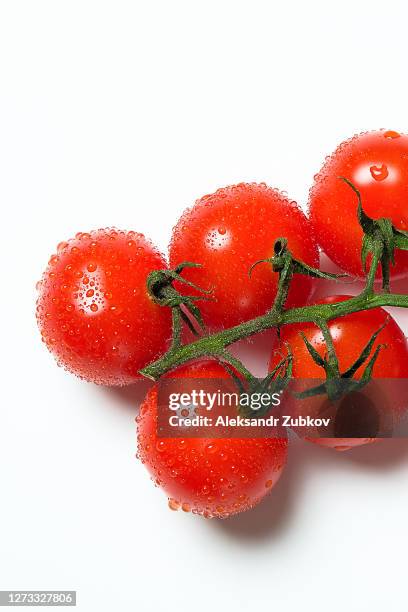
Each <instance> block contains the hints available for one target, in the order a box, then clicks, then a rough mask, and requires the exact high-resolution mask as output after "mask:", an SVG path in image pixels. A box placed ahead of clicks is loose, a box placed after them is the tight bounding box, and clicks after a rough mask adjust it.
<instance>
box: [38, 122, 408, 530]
mask: <svg viewBox="0 0 408 612" xmlns="http://www.w3.org/2000/svg"><path fill="white" fill-rule="evenodd" d="M339 177H343V178H344V179H346V181H344V180H343V181H341V180H339ZM347 182H349V183H350V184H352V185H353V187H354V191H355V193H353V189H350V187H349V185H347V184H346V183H347ZM356 193H358V194H359V197H360V198H361V202H362V203H363V207H364V214H365V215H367V218H369V220H370V222H371V226H370V227H372V228H373V229H372V231H371V230H370V231H371V234H370V236H369V237H368V238H367V239H366V240H367V242H366V248H367V252H368V258H367V265H369V264H370V263H371V264H372V263H373V262H374V264H373V265H374V269H373V273H372V276H373V278H372V282H371V281H370V277H369V276H368V278H369V280H368V284H367V289H366V294H365V295H366V296H369V295H371V293H370V292H372V290H373V283H374V277H376V276H377V277H379V276H380V275H381V272H382V274H383V276H384V274H389V277H390V278H389V279H388V278H387V280H385V281H384V290H385V292H386V293H387V291H388V283H389V280H390V281H391V282H392V281H393V280H396V279H400V278H401V277H404V278H406V277H407V275H408V250H407V248H406V247H405V246H404V244H405V242H404V240H405V234H406V232H407V230H408V207H407V204H406V202H407V201H408V136H406V135H404V134H400V133H398V132H395V131H390V130H388V131H385V130H379V131H375V132H368V133H364V134H360V135H358V136H355V137H353V138H352V139H350V140H348V141H346V142H344V143H342V144H341V145H340V146H339V147H338V149H337V150H336V151H335V152H334V154H333V155H332V156H331V157H329V158H327V160H326V162H325V164H324V166H323V167H322V169H321V170H320V172H319V173H318V174H317V175H316V176H315V180H314V184H313V186H312V188H311V190H310V198H309V205H308V214H305V213H304V212H303V211H302V209H301V208H300V207H299V206H298V205H297V204H296V202H294V201H293V200H291V199H290V198H289V197H287V196H286V195H285V194H284V193H283V192H281V191H278V190H277V189H273V188H271V187H268V186H267V185H266V184H263V183H261V184H256V183H241V184H238V185H232V186H229V187H225V188H222V189H219V190H218V191H216V192H215V193H213V194H210V195H206V196H204V197H203V198H201V199H200V200H197V201H196V203H195V204H194V205H193V206H192V207H191V208H189V209H187V210H186V211H185V212H184V213H183V215H182V216H181V218H180V219H179V221H178V222H177V224H176V225H175V228H174V230H173V234H172V237H171V240H170V246H169V253H168V259H167V258H166V257H164V256H163V255H162V254H161V253H160V252H159V250H158V249H157V248H156V247H155V246H154V245H153V244H152V243H151V242H150V241H149V240H148V239H147V238H145V237H144V236H143V235H142V234H140V233H137V232H134V231H122V230H117V229H114V228H107V229H100V230H93V231H90V232H89V233H79V234H77V235H76V236H75V237H74V238H72V239H70V240H67V241H66V242H62V243H60V244H59V245H58V248H57V252H56V254H54V255H52V256H51V258H50V260H49V263H48V266H47V268H46V270H45V272H44V274H43V276H42V279H41V281H40V282H39V283H38V300H37V321H38V326H39V328H40V332H41V336H42V340H43V342H44V343H45V344H46V346H47V348H48V349H49V350H50V352H51V353H52V354H53V355H54V357H55V358H56V360H57V362H58V364H59V365H61V366H62V367H64V368H65V369H66V370H68V371H69V372H71V373H73V374H75V375H77V376H79V377H81V378H82V379H84V380H86V381H90V382H93V383H97V384H100V385H108V386H115V385H126V384H131V383H134V382H136V381H138V380H140V379H141V377H142V373H141V371H142V370H144V368H146V366H149V364H152V362H155V361H156V360H159V359H160V358H161V357H162V356H163V355H165V354H167V352H168V351H170V352H172V353H171V354H172V355H173V357H174V355H175V357H174V359H173V362H174V364H175V365H176V366H177V365H180V366H181V367H179V368H177V367H176V369H173V371H172V372H171V375H172V376H176V377H178V378H179V379H180V381H181V382H182V380H183V379H184V378H189V377H194V376H195V377H197V378H203V379H211V378H216V377H219V378H222V377H225V376H228V375H230V373H231V371H232V373H234V372H235V374H238V375H239V376H241V378H242V375H243V376H244V378H245V373H246V370H245V367H244V366H243V365H242V366H240V365H239V364H237V363H235V362H234V358H233V357H231V355H230V354H229V353H227V352H226V351H225V350H224V349H225V348H226V346H227V345H228V342H226V343H225V346H224V348H223V349H222V351H221V350H220V351H219V353H218V354H217V355H216V356H217V357H219V359H213V360H210V359H208V357H209V356H210V357H211V356H212V355H207V354H206V353H205V352H204V351H203V352H202V353H201V354H198V357H199V358H197V359H195V360H193V362H192V363H187V364H186V365H184V362H181V361H180V363H178V362H177V355H178V353H177V349H178V348H179V347H180V346H182V343H183V342H184V341H185V339H186V338H187V339H190V340H191V339H193V340H194V336H193V334H196V335H198V337H199V338H200V337H203V336H206V335H210V334H211V333H213V334H217V333H220V332H222V331H223V330H227V329H229V328H232V327H234V326H235V329H237V330H239V329H240V328H239V326H240V325H242V324H243V323H245V322H250V321H252V320H254V321H257V320H261V319H262V317H265V316H267V315H268V313H271V312H272V314H277V315H280V314H282V312H287V311H290V309H296V308H301V307H305V306H310V305H313V304H316V305H322V304H325V305H328V306H331V305H334V304H339V303H341V302H345V301H347V300H348V299H349V298H350V296H342V295H340V296H328V297H326V298H325V299H324V300H322V301H320V302H317V303H316V302H315V301H313V291H314V289H315V286H316V283H317V282H318V280H317V278H318V277H319V275H320V276H323V277H325V276H324V273H320V272H319V270H318V268H319V248H320V249H321V250H323V251H324V253H326V255H327V256H328V257H329V258H330V259H331V260H332V261H333V262H334V263H335V264H337V265H338V266H339V268H340V269H341V270H342V271H344V272H345V273H347V274H348V275H351V276H352V277H360V278H362V277H365V276H366V274H367V267H365V266H364V262H362V259H361V251H362V243H363V239H364V233H365V230H364V227H362V226H361V223H359V217H358V215H357V203H356ZM360 216H361V214H360ZM384 218H385V219H386V220H388V225H386V224H384V223H383V224H382V225H381V223H382V222H381V223H380V222H378V223H377V221H378V220H382V219H384ZM383 228H385V229H383ZM387 228H391V229H388V230H387ZM367 231H368V230H367ZM387 231H388V234H387V235H389V239H388V242H386V238H384V244H383V246H381V245H382V243H381V240H382V239H383V238H382V236H383V235H384V236H385V234H386V232H387ZM381 232H383V234H381ZM390 232H394V233H393V234H391V233H390ZM393 237H395V240H394V238H393ZM376 240H377V242H375V241H376ZM392 240H394V242H395V244H394V243H392V244H391V246H390V241H392ZM407 240H408V235H407ZM276 245H278V247H277V246H276ZM373 245H374V246H377V247H378V249H377V251H375V248H374V247H373ZM395 245H396V246H395ZM401 245H402V246H401ZM397 247H399V248H397ZM370 249H371V250H370ZM387 249H388V251H387ZM366 255H367V254H366ZM377 256H378V258H377V259H375V258H376V257H377ZM285 257H286V259H285ZM386 257H388V259H386ZM279 258H280V259H279ZM278 260H279V262H280V261H282V264H281V265H280V264H279V265H278V263H277V262H278ZM384 261H385V262H386V263H387V262H389V269H386V263H385V264H384ZM257 262H266V263H265V264H264V265H256V266H254V264H255V263H257ZM268 262H269V263H271V264H272V265H268ZM285 262H286V263H285ZM380 263H381V265H380ZM192 264H197V265H192ZM377 264H378V265H377ZM249 272H251V273H249ZM152 273H156V276H155V277H154V279H155V282H154V287H155V291H156V292H157V293H156V294H155V295H153V294H152V291H149V279H152ZM285 274H286V277H285ZM384 278H385V277H384ZM285 282H286V285H285V284H284V283H285ZM370 282H371V284H370ZM276 300H278V302H279V309H280V310H279V312H278V304H277V301H276ZM280 302H282V303H280ZM397 305H399V302H398V304H397ZM401 305H403V306H405V303H402V301H401ZM274 308H275V311H274V310H273V309H274ZM356 310H358V312H353V311H352V310H351V311H350V313H348V314H345V315H341V316H339V317H331V318H330V321H329V323H327V321H323V322H322V321H319V320H318V319H316V320H313V321H307V320H304V321H303V322H296V320H295V322H294V323H291V324H287V325H286V324H284V325H280V323H279V324H276V325H275V326H276V327H278V328H279V334H278V335H277V336H276V342H275V344H274V346H271V349H270V370H271V371H274V368H275V369H276V368H278V371H279V368H280V364H279V359H280V358H281V356H282V354H285V355H286V357H285V359H287V360H288V357H287V356H288V355H289V356H290V370H291V372H290V375H291V376H292V377H293V378H295V379H296V378H319V377H320V378H321V377H322V368H323V369H324V370H325V374H326V375H327V376H328V380H329V379H330V376H333V371H335V372H336V371H337V375H338V377H343V379H347V380H348V379H352V381H353V383H355V387H353V389H354V391H353V393H354V400H355V401H354V403H353V406H355V405H357V408H356V409H357V410H358V397H359V394H360V395H361V396H362V394H363V393H364V391H363V390H362V385H360V386H359V383H358V381H363V380H364V377H365V376H366V375H367V372H369V375H370V376H372V377H374V378H395V379H408V346H407V340H406V338H405V335H404V333H403V332H402V330H401V329H400V328H399V326H398V325H397V323H396V322H395V320H394V319H393V318H392V317H391V315H389V314H387V313H386V312H385V311H384V310H383V309H382V308H380V307H377V308H371V307H370V306H369V305H368V302H367V305H366V307H360V306H359V307H358V308H357V307H356ZM295 312H297V311H295ZM276 320H277V321H281V319H276ZM271 321H272V323H270V324H269V323H268V325H269V326H271V327H273V326H274V325H273V318H271ZM282 321H283V319H282ZM284 323H285V321H284ZM181 324H183V325H184V327H183V330H180V325H181ZM323 324H324V325H323ZM259 329H261V328H259ZM259 329H258V328H257V327H256V325H255V324H254V328H253V331H251V329H250V330H249V332H248V333H247V331H245V334H246V335H249V333H256V331H258V330H259ZM246 330H247V328H246ZM328 334H329V336H328ZM239 337H240V336H239V333H238V332H237V338H238V339H239ZM328 338H329V346H328V344H327V340H328ZM365 347H366V348H365ZM367 347H369V350H368V348H367ZM371 351H372V352H371ZM370 354H371V355H374V356H372V357H371V359H370ZM363 357H364V359H363ZM217 361H221V362H223V365H220V363H217ZM173 362H172V363H173ZM226 364H227V366H228V367H227V368H226V367H225V365H226ZM353 364H354V365H355V367H354V366H353ZM285 365H286V366H287V363H286V362H285ZM166 367H167V366H166ZM172 367H173V366H172ZM336 368H337V370H336ZM167 369H169V370H170V369H171V368H170V366H169V367H168V368H167ZM163 371H165V370H163ZM350 372H352V373H351V374H350ZM144 373H145V371H144ZM152 378H155V377H154V376H152ZM327 388H329V387H327ZM350 389H351V386H350ZM356 398H357V400H356ZM336 401H337V402H340V398H335V397H333V396H330V394H329V398H327V397H322V395H321V394H316V395H310V397H308V398H307V399H306V400H305V402H304V404H303V406H304V409H305V410H306V411H309V412H315V413H318V412H319V411H321V409H322V406H323V405H324V402H326V403H327V402H329V403H330V402H332V403H335V402H336ZM369 401H370V402H374V403H375V402H376V401H378V400H376V398H375V397H369ZM339 405H340V404H339ZM403 408H404V406H401V402H400V401H395V400H391V399H390V401H389V404H387V403H386V405H385V408H384V406H383V409H385V410H386V411H388V412H390V413H392V414H394V413H395V414H396V413H399V412H400V411H401V410H402V409H403ZM405 408H406V407H405ZM157 410H158V399H157V387H155V386H154V387H152V388H151V389H150V391H149V392H148V394H147V396H146V399H145V400H144V402H143V404H142V406H141V409H140V415H139V417H138V419H137V420H138V456H139V458H140V459H141V460H142V461H143V463H144V464H145V465H146V467H147V469H148V470H149V471H150V473H151V475H152V477H153V479H154V480H155V482H156V483H157V484H158V485H160V486H161V487H162V488H163V489H164V491H165V492H166V494H167V496H168V497H169V500H170V501H169V505H170V507H171V508H172V509H179V508H181V509H182V510H184V511H190V510H191V511H194V512H195V513H198V514H202V515H204V516H207V517H212V516H215V517H221V518H224V517H227V516H230V515H232V514H235V513H238V512H241V511H243V510H247V509H249V508H251V507H253V506H254V505H255V504H257V503H258V502H259V501H260V500H261V499H262V498H263V497H264V496H265V495H266V494H267V493H268V492H269V491H270V490H271V488H272V487H273V486H274V484H275V483H276V482H277V480H278V478H279V476H280V474H281V472H282V471H283V468H284V464H285V461H286V454H287V444H288V443H287V438H286V436H285V435H284V436H281V437H276V438H264V439H263V438H253V439H239V438H235V439H232V438H231V439H230V438H220V439H217V440H213V439H211V438H190V439H185V440H184V439H182V440H180V439H176V438H174V439H172V438H166V439H162V438H160V436H159V435H158V432H157ZM344 431H345V430H344ZM344 431H343V429H342V428H341V427H340V426H339V428H338V432H337V434H336V438H324V437H322V438H317V439H313V440H312V441H314V442H316V443H318V444H320V445H323V446H328V447H332V448H336V449H338V450H345V449H348V448H350V447H352V446H356V445H361V444H365V443H367V442H371V441H373V438H371V437H369V436H367V437H354V438H348V437H347V435H344ZM346 433H347V432H346Z"/></svg>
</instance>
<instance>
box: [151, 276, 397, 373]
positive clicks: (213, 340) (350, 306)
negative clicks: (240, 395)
mask: <svg viewBox="0 0 408 612" xmlns="http://www.w3.org/2000/svg"><path fill="white" fill-rule="evenodd" d="M372 267H373V266H372ZM379 306H397V307H401V308H408V295H399V294H392V293H382V294H372V295H367V293H366V291H363V293H361V294H360V295H357V296H355V297H352V298H350V299H349V300H345V301H344V302H338V303H335V304H315V305H312V306H302V307H300V308H291V309H290V310H286V311H284V312H282V313H278V312H276V311H271V312H268V313H266V314H265V315H263V316H260V317H257V318H255V319H251V320H250V321H245V322H244V323H241V324H240V325H236V326H235V327H231V328H230V329H226V330H223V331H221V332H218V333H215V334H213V335H211V336H205V337H203V338H200V339H199V340H196V341H195V342H192V343H190V344H186V345H184V346H180V347H177V348H172V349H170V350H169V351H168V352H167V353H166V354H165V355H163V357H161V358H160V359H158V360H157V361H155V362H153V363H151V364H149V365H148V366H146V367H145V368H143V370H140V373H141V374H142V375H143V376H146V377H147V378H150V379H152V380H158V379H159V378H160V377H161V376H163V374H165V373H166V372H168V371H169V370H172V369H174V368H176V367H178V366H180V365H182V364H184V363H186V362H187V361H191V360H195V359H199V358H201V357H206V356H214V357H216V356H217V355H220V353H222V352H223V350H224V349H225V348H226V347H227V346H230V345H231V344H233V343H234V342H237V341H238V340H241V339H242V338H248V337H249V336H252V335H254V334H257V333H259V332H261V331H264V330H266V329H270V328H274V327H275V328H276V327H281V326H283V325H288V324H291V323H308V322H311V323H316V324H318V321H330V320H331V319H336V318H337V317H344V316H345V315H348V314H352V313H353V312H360V311H362V310H371V309H373V308H378V307H379Z"/></svg>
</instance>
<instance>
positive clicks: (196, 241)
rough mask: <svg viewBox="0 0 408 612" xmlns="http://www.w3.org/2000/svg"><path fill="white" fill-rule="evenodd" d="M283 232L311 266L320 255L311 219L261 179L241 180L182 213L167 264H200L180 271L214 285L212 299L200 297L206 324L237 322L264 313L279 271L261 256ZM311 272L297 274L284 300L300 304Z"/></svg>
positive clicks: (308, 290)
mask: <svg viewBox="0 0 408 612" xmlns="http://www.w3.org/2000/svg"><path fill="white" fill-rule="evenodd" d="M282 237H286V238H287V239H288V244H289V249H290V250H291V251H292V253H293V254H294V255H295V256H296V257H297V258H298V259H301V260H303V261H305V262H306V263H307V264H309V265H311V266H318V263H319V255H318V250H317V247H316V243H315V240H314V237H313V234H312V232H311V229H310V225H309V222H308V220H307V218H306V217H305V215H304V214H303V212H302V211H301V210H300V208H299V207H298V206H297V204H296V203H295V202H293V201H290V200H289V199H288V198H287V197H286V196H284V195H283V194H282V193H280V192H279V191H277V190H276V189H271V188H270V187H267V186H266V185H265V184H259V185H258V184H255V183H250V184H245V183H242V184H239V185H233V186H231V187H225V188H224V189H219V190H218V191H216V192H215V193H213V194H212V195H207V196H204V197H203V198H202V199H201V200H198V201H197V202H196V203H195V205H194V206H193V207H192V208H191V209H188V210H186V211H185V212H184V214H183V215H182V217H181V218H180V220H179V221H178V223H177V225H176V227H175V228H174V231H173V237H172V240H171V243H170V265H171V267H174V266H175V265H177V264H179V263H181V262H183V261H192V262H195V263H200V264H201V265H202V268H196V269H189V270H186V271H185V273H184V275H185V277H186V278H188V279H189V280H191V281H193V282H194V283H196V284H197V285H199V286H200V287H203V288H206V289H209V288H212V289H213V297H214V298H215V301H203V302H199V304H198V305H199V307H200V310H201V312H202V314H203V317H204V320H205V322H206V323H207V324H208V326H209V327H212V328H219V327H222V326H227V327H228V326H231V325H235V324H237V323H240V322H241V321H243V320H247V319H251V318H252V317H255V316H258V315H261V314H263V313H265V312H266V311H267V310H268V309H269V308H270V307H271V306H272V303H273V300H274V297H275V295H276V287H277V281H278V274H277V273H275V272H273V271H272V268H271V266H270V265H269V264H261V265H258V266H256V267H255V268H254V269H253V271H252V275H251V277H249V276H248V272H249V269H250V267H251V266H252V264H254V263H255V262H256V261H257V260H259V259H265V258H270V257H272V256H273V245H274V242H275V240H276V239H277V238H282ZM312 287H313V280H312V279H311V278H310V277H305V276H302V277H300V276H299V277H298V278H297V279H296V282H295V283H292V286H291V288H290V292H289V297H288V304H289V305H292V306H294V305H301V304H304V303H305V302H306V301H307V300H308V298H309V296H310V294H311V291H312Z"/></svg>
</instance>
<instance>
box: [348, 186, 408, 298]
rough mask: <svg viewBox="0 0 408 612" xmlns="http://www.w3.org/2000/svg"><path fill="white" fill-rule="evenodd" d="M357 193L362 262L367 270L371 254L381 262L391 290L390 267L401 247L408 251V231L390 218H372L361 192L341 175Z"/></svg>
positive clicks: (393, 263)
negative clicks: (393, 222)
mask: <svg viewBox="0 0 408 612" xmlns="http://www.w3.org/2000/svg"><path fill="white" fill-rule="evenodd" d="M339 178H340V179H341V180H342V181H344V182H345V183H346V184H347V185H348V186H349V187H350V188H351V189H352V190H353V191H354V193H355V194H356V196H357V200H358V208H357V217H358V221H359V223H360V225H361V228H362V230H363V232H364V238H363V246H362V249H361V262H362V264H363V269H364V271H365V272H367V258H368V255H369V254H371V256H372V258H373V260H374V261H378V262H380V264H381V272H382V279H383V284H382V288H383V291H385V292H387V293H389V292H390V267H391V266H393V265H395V251H396V249H401V250H404V251H408V232H405V231H403V230H399V229H397V228H396V227H394V225H393V224H392V222H391V220H390V219H386V218H382V219H371V217H369V216H368V215H367V214H366V213H365V212H364V209H363V205H362V201H361V194H360V192H359V190H358V189H357V188H356V187H355V185H353V183H352V182H351V181H349V180H348V179H346V178H344V177H339Z"/></svg>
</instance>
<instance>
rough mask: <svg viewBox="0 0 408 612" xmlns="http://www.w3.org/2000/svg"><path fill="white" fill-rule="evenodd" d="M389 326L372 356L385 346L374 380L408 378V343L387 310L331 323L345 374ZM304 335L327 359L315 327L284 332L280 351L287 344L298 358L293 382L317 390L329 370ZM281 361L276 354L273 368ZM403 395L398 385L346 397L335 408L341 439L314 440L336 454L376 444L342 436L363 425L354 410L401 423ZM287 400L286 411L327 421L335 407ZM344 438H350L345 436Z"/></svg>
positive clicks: (316, 400)
mask: <svg viewBox="0 0 408 612" xmlns="http://www.w3.org/2000/svg"><path fill="white" fill-rule="evenodd" d="M349 297H350V296H344V295H342V296H331V297H327V298H324V299H322V300H320V301H319V302H318V303H320V304H332V303H334V302H342V301H344V300H346V299H348V298H349ZM384 324H386V325H385V327H384V329H383V330H382V331H381V332H380V333H379V335H378V336H377V339H376V341H375V344H374V347H373V349H372V353H371V355H372V354H373V352H374V351H375V348H376V347H377V346H378V345H379V344H381V345H383V348H382V350H381V351H380V354H379V356H378V359H377V361H376V363H375V365H374V370H373V379H375V378H382V379H407V378H408V344H407V340H406V338H405V336H404V333H403V331H402V330H401V329H400V327H399V326H398V325H397V323H396V322H395V321H394V319H393V318H392V317H391V316H390V315H389V314H388V313H387V312H386V311H385V310H383V309H382V308H376V309H374V310H366V311H362V312H356V313H353V314H350V315H346V316H344V317H340V318H338V319H333V320H332V321H330V322H329V323H328V325H329V329H330V333H331V335H332V338H333V344H334V347H335V350H336V354H337V357H338V361H339V367H340V372H341V373H342V372H344V371H345V370H347V368H349V367H350V366H351V365H352V364H353V362H354V361H355V360H356V359H357V358H358V357H359V355H360V354H361V352H362V350H363V348H364V347H365V346H366V344H367V343H368V342H369V340H370V338H371V336H372V335H373V333H374V332H375V331H377V330H378V329H379V328H380V327H381V326H382V325H384ZM301 333H303V334H305V336H306V338H307V339H308V340H309V342H310V343H311V344H312V346H313V347H314V348H315V349H316V350H317V351H318V352H319V354H320V355H321V356H322V357H323V356H324V355H325V353H326V351H327V349H326V344H325V342H324V339H323V335H322V332H321V330H320V329H319V328H318V327H317V326H316V325H314V324H313V323H302V324H296V325H286V326H284V327H282V329H281V333H280V341H281V346H280V352H284V351H285V350H286V349H285V343H287V344H288V345H289V347H290V349H291V351H292V354H293V377H294V378H297V379H304V380H305V383H309V382H310V383H313V384H308V385H307V386H308V387H310V386H315V385H316V384H318V383H317V380H316V379H320V381H321V382H323V380H324V379H325V374H324V370H323V368H321V367H320V366H318V365H317V364H316V363H315V362H314V361H313V359H312V357H311V356H310V354H309V352H308V350H307V348H306V345H305V343H304V341H303V338H302V336H301V335H300V334H301ZM279 358H281V355H279V354H278V353H276V352H275V351H274V353H273V354H272V357H271V363H270V368H271V369H272V367H273V366H274V365H276V363H277V360H278V359H279ZM363 370H364V365H362V366H361V367H360V368H359V369H358V370H357V373H356V375H355V378H357V379H358V378H361V375H362V372H363ZM309 379H314V380H309ZM390 391H391V392H390ZM400 391H401V385H399V384H398V383H396V384H395V385H392V384H391V385H390V384H388V385H386V384H385V385H384V384H378V385H376V386H372V385H371V384H370V385H369V386H368V387H365V388H364V389H362V390H361V391H359V392H357V393H354V394H351V395H350V396H346V397H345V398H344V399H343V400H340V401H339V402H337V403H336V404H335V406H332V408H333V407H334V408H335V409H336V411H337V412H335V414H334V418H335V423H334V426H335V427H334V429H335V431H336V430H337V432H338V434H337V435H338V437H337V436H336V438H316V439H313V440H311V441H313V442H316V443H317V444H320V445H321V446H327V447H332V448H335V449H336V450H347V449H348V448H350V447H352V446H360V445H362V444H366V443H368V442H371V441H373V439H372V438H364V439H363V438H357V437H353V438H347V437H342V436H341V433H342V431H344V430H347V429H348V430H350V428H353V424H352V425H351V427H350V425H349V423H350V421H351V422H352V423H354V427H356V426H358V425H357V423H358V416H357V417H356V418H354V420H353V418H352V417H353V415H352V414H351V411H352V410H360V411H361V413H363V412H364V415H365V416H364V418H365V420H366V421H367V422H368V423H369V422H370V421H371V420H372V415H370V414H369V413H370V411H371V412H372V413H373V414H374V413H378V414H379V415H380V416H381V418H383V417H387V415H388V414H391V415H392V414H393V415H394V417H395V419H397V418H398V417H399V415H400V414H401V410H403V409H404V408H406V406H405V403H406V398H404V397H398V393H399V392H400ZM287 398H288V399H287V403H286V405H283V408H285V409H286V410H289V411H290V410H294V411H295V412H299V411H300V412H301V413H302V414H304V415H312V416H316V415H319V416H321V415H322V414H323V413H326V415H327V414H328V413H329V412H330V408H331V405H330V402H329V401H328V398H327V396H326V397H324V396H322V395H319V396H315V397H311V398H308V399H303V400H296V404H293V403H291V401H290V396H287ZM376 407H377V408H378V409H377V408H376ZM367 419H368V420H367ZM343 435H345V434H344V433H343Z"/></svg>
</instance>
